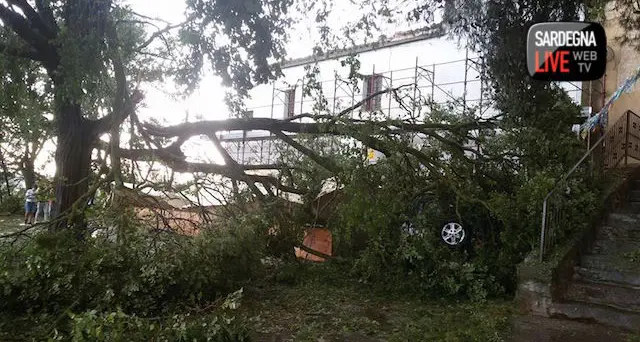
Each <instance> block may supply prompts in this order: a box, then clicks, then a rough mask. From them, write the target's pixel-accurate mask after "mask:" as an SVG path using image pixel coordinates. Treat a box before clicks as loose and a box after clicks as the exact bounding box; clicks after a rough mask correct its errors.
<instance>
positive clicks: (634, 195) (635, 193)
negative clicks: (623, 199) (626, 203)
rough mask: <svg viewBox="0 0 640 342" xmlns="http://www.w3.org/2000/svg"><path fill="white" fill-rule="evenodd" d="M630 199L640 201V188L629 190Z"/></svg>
mask: <svg viewBox="0 0 640 342" xmlns="http://www.w3.org/2000/svg"><path fill="white" fill-rule="evenodd" d="M629 200H630V201H632V202H639V201H640V190H635V189H634V190H631V191H629Z"/></svg>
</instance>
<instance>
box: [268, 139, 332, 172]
mask: <svg viewBox="0 0 640 342" xmlns="http://www.w3.org/2000/svg"><path fill="white" fill-rule="evenodd" d="M273 133H274V134H275V135H276V136H277V137H278V138H280V139H281V140H282V141H284V142H285V143H287V144H288V145H290V146H291V147H293V148H295V149H296V150H298V151H300V153H302V154H304V155H305V156H307V157H309V159H311V160H313V161H314V162H316V163H318V165H320V166H322V167H324V168H325V169H327V170H328V171H330V172H333V173H338V172H340V171H341V169H340V167H338V165H336V164H335V163H334V162H333V161H332V160H331V159H329V158H325V157H323V156H321V155H319V154H317V153H315V152H313V151H312V150H311V149H309V148H307V147H305V146H303V145H302V144H300V143H299V142H297V141H295V140H294V139H293V138H291V137H290V136H288V135H286V134H284V133H282V132H280V131H273Z"/></svg>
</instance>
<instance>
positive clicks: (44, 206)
mask: <svg viewBox="0 0 640 342" xmlns="http://www.w3.org/2000/svg"><path fill="white" fill-rule="evenodd" d="M47 185H48V184H46V183H45V186H44V187H41V188H38V189H37V190H36V199H37V201H38V207H37V209H36V215H35V219H34V222H33V223H38V218H39V217H40V214H41V213H42V216H43V219H44V221H49V217H50V216H51V202H52V200H51V192H52V191H51V189H50V186H47Z"/></svg>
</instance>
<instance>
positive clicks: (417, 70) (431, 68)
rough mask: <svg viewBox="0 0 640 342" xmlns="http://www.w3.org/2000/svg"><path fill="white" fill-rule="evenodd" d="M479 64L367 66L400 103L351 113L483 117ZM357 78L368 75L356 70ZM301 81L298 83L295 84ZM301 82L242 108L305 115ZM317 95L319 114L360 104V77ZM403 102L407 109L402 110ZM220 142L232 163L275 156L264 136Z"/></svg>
mask: <svg viewBox="0 0 640 342" xmlns="http://www.w3.org/2000/svg"><path fill="white" fill-rule="evenodd" d="M482 71H483V61H482V59H481V58H479V57H468V52H467V57H466V58H464V59H459V60H454V61H449V62H442V63H431V64H420V61H419V58H418V57H416V59H415V65H413V66H411V67H407V68H401V69H393V70H387V71H378V70H376V66H375V65H373V66H372V69H371V71H370V74H369V75H380V76H381V77H382V87H383V89H386V88H394V87H400V86H405V87H403V91H404V92H403V94H402V99H401V100H400V101H398V99H397V98H395V97H394V96H393V95H392V94H389V93H387V94H383V95H380V97H379V99H378V100H379V105H378V106H377V107H376V110H373V111H371V112H364V111H362V110H357V111H355V112H354V114H353V115H363V114H365V115H371V116H372V117H382V118H385V117H386V118H410V119H414V120H420V117H422V118H424V117H425V116H428V115H429V113H430V112H431V109H432V108H434V106H441V107H445V106H446V109H447V110H452V111H455V112H458V113H461V114H474V115H476V116H479V117H487V116H491V115H493V114H495V108H494V107H493V102H492V100H491V96H490V94H489V90H490V87H489V83H488V82H487V80H486V79H485V77H484V76H483V72H482ZM360 72H361V73H362V74H365V76H366V74H367V73H368V71H367V70H361V71H360ZM300 82H302V84H299V83H300ZM304 82H305V80H304V79H302V80H301V81H298V83H296V84H295V85H288V84H284V83H273V84H272V95H271V103H270V105H267V104H265V105H264V106H257V107H252V108H248V110H251V111H253V113H254V116H255V117H270V118H276V119H277V118H285V117H286V116H287V115H291V114H293V115H299V114H302V113H311V112H313V111H314V109H316V110H317V108H314V104H315V101H316V100H315V99H314V98H311V97H309V96H305V94H304V91H302V89H303V88H304ZM319 83H320V87H321V89H322V92H323V94H325V95H326V96H325V98H326V100H327V101H326V104H327V106H326V107H328V108H326V113H325V114H336V113H339V112H340V111H342V110H344V109H346V108H349V107H351V106H353V105H354V104H355V103H357V102H358V101H360V100H362V99H363V98H364V97H365V96H366V93H363V88H364V87H363V83H362V78H361V79H359V80H358V81H357V82H354V80H353V79H348V78H344V77H341V76H340V75H339V73H338V72H337V71H335V70H334V77H333V78H331V79H327V80H322V81H319ZM291 87H296V89H300V90H301V91H299V92H298V91H296V92H295V98H294V99H290V98H289V97H287V96H283V94H285V93H286V91H287V90H290V89H291ZM565 89H567V92H568V94H569V96H570V97H571V98H572V99H573V100H574V101H576V102H578V103H579V102H580V96H581V93H582V89H581V88H580V86H578V85H576V84H571V85H569V86H568V87H565ZM290 101H295V106H293V108H294V113H289V112H288V111H287V110H286V108H290V107H291V105H292V104H291V103H290ZM407 103H409V104H410V106H411V108H407V106H406V104H407ZM220 139H221V141H222V143H223V146H224V147H225V149H226V150H227V151H228V152H229V153H230V155H231V156H233V157H234V158H235V159H236V161H237V162H239V163H242V164H248V165H256V164H272V163H274V162H276V161H277V159H278V158H279V156H280V153H279V152H278V148H279V147H276V144H275V141H276V139H275V138H274V136H273V135H271V134H270V133H269V132H229V133H227V134H222V135H221V136H220Z"/></svg>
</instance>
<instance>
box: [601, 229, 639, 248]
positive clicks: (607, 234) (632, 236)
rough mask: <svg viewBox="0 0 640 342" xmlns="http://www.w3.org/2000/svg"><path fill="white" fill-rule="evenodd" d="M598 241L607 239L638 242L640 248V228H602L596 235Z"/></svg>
mask: <svg viewBox="0 0 640 342" xmlns="http://www.w3.org/2000/svg"><path fill="white" fill-rule="evenodd" d="M596 239H597V240H606V239H626V240H629V241H638V243H639V246H640V228H637V229H632V228H620V227H613V226H609V225H605V226H601V227H599V228H598V231H597V233H596Z"/></svg>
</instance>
